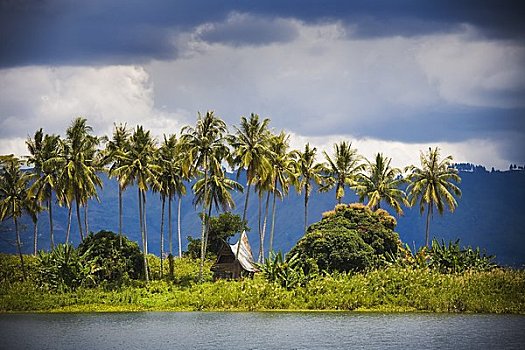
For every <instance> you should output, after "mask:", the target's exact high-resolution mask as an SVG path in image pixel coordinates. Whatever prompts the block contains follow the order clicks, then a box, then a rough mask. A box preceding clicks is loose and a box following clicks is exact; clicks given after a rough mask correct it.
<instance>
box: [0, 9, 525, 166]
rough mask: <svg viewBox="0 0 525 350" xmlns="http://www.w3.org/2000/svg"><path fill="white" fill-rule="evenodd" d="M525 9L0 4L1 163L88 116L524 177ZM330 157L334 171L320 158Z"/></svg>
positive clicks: (108, 127)
mask: <svg viewBox="0 0 525 350" xmlns="http://www.w3.org/2000/svg"><path fill="white" fill-rule="evenodd" d="M524 6H525V5H523V3H522V2H521V3H520V2H519V1H505V0H502V1H485V0H477V1H465V0H456V1H446V0H441V1H431V0H429V1H407V0H400V1H390V0H376V1H365V0H363V1H331V0H325V1H320V0H318V1H316V0H290V1H285V0H281V1H256V0H244V1H243V0H225V1H213V0H210V1H203V0H192V1H176V0H172V1H161V0H150V1H136V0H122V1H117V0H91V1H63V0H40V1H36V0H34V1H30V0H28V1H25V0H0V154H8V153H14V154H17V155H24V154H27V150H26V146H25V143H24V141H25V140H26V139H27V137H28V136H29V135H33V134H34V132H35V131H36V130H37V129H38V128H40V127H42V128H44V132H46V133H55V134H61V135H64V133H65V130H66V128H67V127H68V125H70V123H71V121H72V120H73V119H74V118H75V117H77V116H83V117H86V118H87V119H88V124H89V125H91V126H92V127H93V129H94V132H95V134H97V135H110V134H111V132H112V128H113V125H114V123H120V122H125V123H127V125H128V126H130V127H134V126H136V125H139V124H140V125H143V126H144V127H146V128H148V129H150V130H151V131H152V133H153V134H154V135H156V136H157V138H158V139H159V140H160V139H161V137H162V134H171V133H178V132H179V131H180V128H181V127H182V126H184V125H194V123H195V120H196V116H197V113H198V112H201V113H205V112H206V111H207V110H213V111H215V113H216V114H217V115H218V116H220V117H221V118H222V119H224V120H225V121H226V122H227V124H228V125H229V126H230V130H231V131H233V127H232V126H233V125H237V124H238V123H239V120H240V117H241V116H249V115H250V114H251V113H257V114H259V115H260V116H261V117H264V118H270V119H271V124H270V125H271V127H272V129H273V130H274V131H275V132H279V131H281V130H285V131H286V132H288V133H289V134H290V135H291V138H292V146H293V147H294V148H297V149H299V148H303V147H304V144H305V143H306V142H310V143H311V144H312V145H314V146H316V147H317V148H318V149H319V151H322V150H326V151H327V152H329V153H330V152H331V150H332V147H333V144H334V143H336V142H339V141H342V140H346V141H351V142H352V145H353V146H354V147H356V148H357V149H358V151H359V152H360V153H361V154H363V155H364V156H366V157H367V158H370V159H371V158H373V156H374V154H376V153H378V152H382V153H383V154H385V155H386V156H388V157H392V164H393V165H395V166H406V165H409V164H415V165H418V164H419V154H420V151H425V150H427V149H428V147H435V146H439V147H440V148H441V149H442V153H443V155H452V156H453V157H454V161H456V162H471V163H475V164H481V165H484V166H486V167H487V168H489V169H490V168H491V167H495V168H497V169H508V167H509V164H511V163H513V164H514V163H515V164H518V165H525V147H524V146H525V142H524V140H525V21H524V20H523V18H525V11H524ZM319 160H322V158H321V157H320V158H319Z"/></svg>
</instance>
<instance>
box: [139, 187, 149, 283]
mask: <svg viewBox="0 0 525 350" xmlns="http://www.w3.org/2000/svg"><path fill="white" fill-rule="evenodd" d="M138 194H139V222H140V236H141V238H142V253H143V254H142V255H143V258H144V279H145V280H146V282H148V281H149V275H148V259H147V258H146V242H145V239H144V221H143V219H144V217H143V215H142V212H143V210H142V193H141V190H140V187H138Z"/></svg>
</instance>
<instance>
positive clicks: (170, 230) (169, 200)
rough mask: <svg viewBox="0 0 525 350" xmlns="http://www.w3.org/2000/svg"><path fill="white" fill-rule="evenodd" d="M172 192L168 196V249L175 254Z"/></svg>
mask: <svg viewBox="0 0 525 350" xmlns="http://www.w3.org/2000/svg"><path fill="white" fill-rule="evenodd" d="M172 199H173V198H172V196H171V193H170V195H169V196H168V251H169V252H170V255H173V232H172V225H171V201H172Z"/></svg>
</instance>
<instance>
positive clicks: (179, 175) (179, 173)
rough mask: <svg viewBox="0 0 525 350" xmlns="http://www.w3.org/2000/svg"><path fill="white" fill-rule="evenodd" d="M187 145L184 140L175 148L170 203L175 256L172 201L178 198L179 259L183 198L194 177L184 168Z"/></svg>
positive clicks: (180, 255)
mask: <svg viewBox="0 0 525 350" xmlns="http://www.w3.org/2000/svg"><path fill="white" fill-rule="evenodd" d="M186 149H187V145H186V143H185V140H184V139H183V138H179V140H177V144H176V146H175V152H174V158H175V162H174V164H175V169H174V170H175V173H174V175H175V176H174V178H173V180H174V181H173V187H172V188H171V189H170V190H171V191H170V201H169V202H168V207H169V209H168V210H169V236H170V247H169V249H170V254H173V250H172V245H171V244H172V241H173V240H172V227H171V199H172V197H173V195H174V194H176V195H177V197H178V204H177V241H178V248H179V258H181V257H182V240H181V207H182V196H184V195H186V185H185V182H187V181H189V179H190V178H191V177H192V176H193V175H192V173H191V169H190V168H185V167H184V160H185V155H186V153H185V152H186Z"/></svg>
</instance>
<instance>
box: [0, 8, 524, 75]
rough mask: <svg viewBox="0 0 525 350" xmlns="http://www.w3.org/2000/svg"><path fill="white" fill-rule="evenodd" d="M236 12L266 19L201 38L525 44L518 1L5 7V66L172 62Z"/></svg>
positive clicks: (0, 48) (1, 60) (1, 22)
mask: <svg viewBox="0 0 525 350" xmlns="http://www.w3.org/2000/svg"><path fill="white" fill-rule="evenodd" d="M232 12H238V13H247V14H250V15H251V16H255V17H257V16H261V17H262V19H257V20H253V21H252V22H251V23H250V22H249V21H247V22H245V23H233V25H232V23H230V24H228V23H227V22H226V23H225V24H223V25H222V26H221V25H217V27H216V28H215V30H214V31H210V32H208V33H205V36H204V37H203V39H205V40H209V41H211V42H223V43H228V44H232V45H260V44H268V43H271V42H282V41H287V40H291V39H293V38H294V35H295V34H294V32H293V30H292V28H290V27H287V26H285V25H284V24H283V23H282V22H276V21H275V20H274V19H273V18H276V17H280V18H296V19H299V20H302V21H305V22H323V21H330V20H339V21H342V22H343V23H344V24H345V25H347V26H349V27H351V28H352V29H353V30H352V35H353V36H362V37H375V36H391V35H403V36H411V35H421V34H426V33H431V32H443V31H448V30H451V28H455V27H456V26H458V25H460V24H462V23H468V24H471V25H474V26H476V27H478V28H480V29H481V30H482V33H483V34H484V35H487V36H489V37H497V38H509V39H519V40H521V39H523V35H524V33H525V21H523V18H524V17H525V16H524V11H523V5H522V3H520V2H517V1H516V2H515V1H487V0H485V1H482V0H480V1H466V0H463V1H406V0H405V1H389V0H383V1H364V0H363V1H335V0H334V1H330V0H328V1H316V0H290V1H252V0H246V1H242V0H230V1H205V0H191V1H168V0H165V1H164V0H151V1H137V0H135V1H133V0H126V1H124V0H114V1H96V0H93V1H65V0H64V1H62V0H42V1H37V0H33V1H23V0H0V67H6V66H20V65H29V64H94V63H95V64H96V63H100V64H105V63H133V62H143V61H146V60H149V59H152V58H154V59H168V58H174V57H176V55H177V48H176V47H175V45H174V43H173V34H174V33H177V32H180V31H187V30H191V29H192V28H194V27H195V26H198V25H200V24H203V23H219V22H221V21H224V20H226V19H227V18H228V16H229V15H230V14H231V13H232ZM265 21H266V22H265ZM264 22H265V23H266V24H264ZM268 24H269V25H268Z"/></svg>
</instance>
